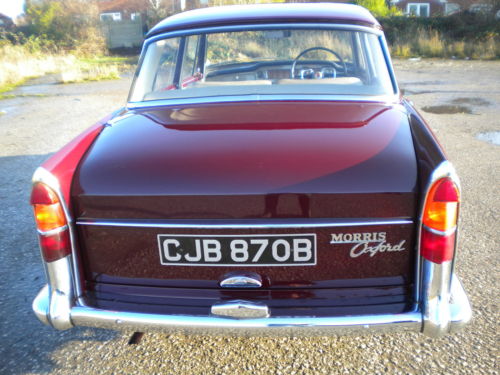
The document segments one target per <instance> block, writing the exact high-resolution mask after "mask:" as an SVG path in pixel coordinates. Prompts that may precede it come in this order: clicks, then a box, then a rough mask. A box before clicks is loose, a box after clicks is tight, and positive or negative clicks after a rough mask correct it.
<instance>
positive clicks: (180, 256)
mask: <svg viewBox="0 0 500 375" xmlns="http://www.w3.org/2000/svg"><path fill="white" fill-rule="evenodd" d="M158 246H159V248H160V262H161V264H163V265H170V266H209V265H210V266H247V267H249V266H313V265H315V264H316V235H315V234H276V235H270V234H267V235H261V236H260V235H214V236H213V235H179V234H159V235H158Z"/></svg>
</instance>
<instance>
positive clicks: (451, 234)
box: [420, 177, 460, 264]
mask: <svg viewBox="0 0 500 375" xmlns="http://www.w3.org/2000/svg"><path fill="white" fill-rule="evenodd" d="M459 202H460V195H459V191H458V187H457V185H456V184H455V183H454V182H453V180H452V179H450V178H448V177H446V178H442V179H440V180H437V181H436V182H435V183H434V184H433V185H432V186H431V188H430V190H429V193H428V195H427V199H426V202H425V206H424V212H423V218H422V223H423V227H422V233H421V238H420V244H421V247H420V252H421V254H422V256H423V257H424V258H425V259H428V260H430V261H431V262H434V263H438V264H441V263H443V262H446V261H449V260H452V259H453V255H454V252H455V232H456V228H457V217H458V205H459Z"/></svg>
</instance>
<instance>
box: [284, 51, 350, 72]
mask: <svg viewBox="0 0 500 375" xmlns="http://www.w3.org/2000/svg"><path fill="white" fill-rule="evenodd" d="M316 50H320V51H326V52H329V53H331V54H332V55H334V56H335V57H336V58H337V59H338V60H339V63H340V64H341V65H342V68H343V69H344V75H345V76H347V66H346V64H345V61H344V59H343V58H342V57H341V56H340V55H339V54H338V53H337V52H335V51H333V50H331V49H329V48H325V47H311V48H308V49H305V50H303V51H302V52H301V53H299V54H298V55H297V57H296V58H295V59H293V63H292V67H291V68H290V78H292V79H293V78H295V66H296V65H297V62H298V61H299V59H300V58H301V57H302V56H304V55H305V54H306V53H309V52H311V51H316ZM328 63H329V64H330V65H332V66H333V67H334V68H335V67H336V64H335V63H334V62H330V61H328Z"/></svg>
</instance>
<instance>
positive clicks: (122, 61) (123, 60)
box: [78, 56, 139, 65]
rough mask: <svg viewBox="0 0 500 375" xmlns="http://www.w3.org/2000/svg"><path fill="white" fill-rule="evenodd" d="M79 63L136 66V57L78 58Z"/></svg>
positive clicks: (137, 58)
mask: <svg viewBox="0 0 500 375" xmlns="http://www.w3.org/2000/svg"><path fill="white" fill-rule="evenodd" d="M78 60H79V61H81V62H83V63H88V64H118V65H136V64H137V61H138V60H139V57H138V56H97V57H93V58H79V59H78Z"/></svg>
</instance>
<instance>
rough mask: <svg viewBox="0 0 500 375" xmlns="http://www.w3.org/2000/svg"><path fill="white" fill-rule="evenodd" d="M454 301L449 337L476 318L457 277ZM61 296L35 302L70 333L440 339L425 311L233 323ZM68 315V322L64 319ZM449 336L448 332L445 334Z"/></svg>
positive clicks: (44, 293) (46, 294) (41, 314)
mask: <svg viewBox="0 0 500 375" xmlns="http://www.w3.org/2000/svg"><path fill="white" fill-rule="evenodd" d="M450 292H451V293H450V298H449V303H448V307H449V314H448V315H447V316H449V322H447V323H446V324H444V322H439V324H440V325H444V326H446V327H448V328H447V331H449V332H455V331H458V330H459V329H460V328H462V327H463V326H464V325H465V324H467V322H468V321H469V320H470V318H471V313H472V312H471V307H470V304H469V301H468V299H467V296H466V295H465V291H464V289H463V287H462V285H461V284H460V281H459V280H458V278H457V277H453V279H452V283H451V291H450ZM60 297H61V294H57V293H51V288H50V286H49V285H46V286H45V287H44V288H43V289H42V290H41V291H40V293H39V294H38V296H37V297H36V298H35V300H34V302H33V310H34V311H35V314H36V315H37V317H38V318H39V319H40V320H41V321H42V322H43V323H45V324H49V325H52V326H54V327H55V328H59V329H65V328H70V327H71V326H87V327H99V328H109V329H119V330H122V329H123V330H135V331H163V332H183V333H187V334H222V335H251V336H280V335H293V336H295V335H299V336H300V335H306V336H324V335H330V334H332V335H341V334H349V333H354V334H362V333H377V332H378V333H386V332H393V331H415V332H422V331H423V332H424V333H426V334H428V335H430V336H439V335H436V334H435V332H436V331H435V330H432V332H434V334H432V333H430V332H427V331H426V330H425V329H424V325H425V324H426V323H425V318H424V315H423V313H422V312H421V311H415V312H408V313H403V314H385V315H362V316H343V317H321V318H318V317H272V316H271V317H267V318H259V319H233V318H222V317H218V316H187V315H159V314H146V313H131V312H125V311H110V310H102V309H97V308H93V307H88V306H81V305H78V304H75V305H74V306H72V307H70V308H69V310H67V311H65V309H66V308H67V306H64V304H61V303H59V306H61V308H60V309H61V310H63V311H59V312H57V311H53V310H52V311H51V309H50V306H51V304H52V306H54V304H55V305H57V302H51V299H54V300H55V301H57V299H58V298H60ZM64 314H67V316H68V320H67V321H66V322H63V321H62V320H61V319H58V317H61V316H63V315H64ZM442 333H445V332H442Z"/></svg>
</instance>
